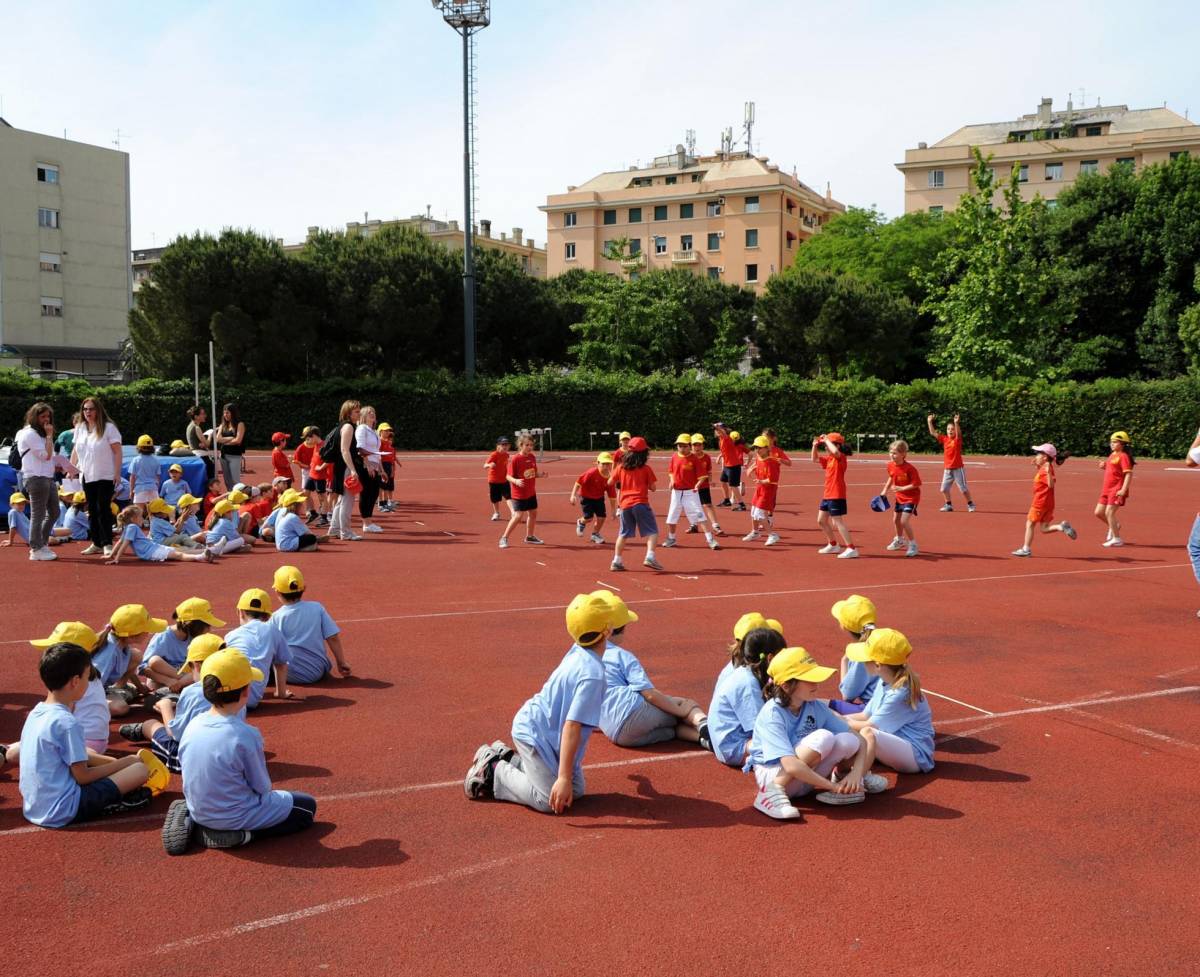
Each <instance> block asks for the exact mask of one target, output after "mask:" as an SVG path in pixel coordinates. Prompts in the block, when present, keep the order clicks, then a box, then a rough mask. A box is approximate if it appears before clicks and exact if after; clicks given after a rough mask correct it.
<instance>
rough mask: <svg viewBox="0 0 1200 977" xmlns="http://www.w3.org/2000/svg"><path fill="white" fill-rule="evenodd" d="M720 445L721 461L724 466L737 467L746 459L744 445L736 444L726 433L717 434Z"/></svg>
mask: <svg viewBox="0 0 1200 977" xmlns="http://www.w3.org/2000/svg"><path fill="white" fill-rule="evenodd" d="M717 440H718V441H719V442H720V445H721V463H722V464H723V465H724V466H725V467H726V468H737V467H738V466H739V465H741V464H742V463H743V462H745V460H746V446H745V445H744V444H736V443H735V442H734V440H733V439H732V438H731V437H730V436H729V435H728V434H718V435H717Z"/></svg>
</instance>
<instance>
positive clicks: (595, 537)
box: [589, 533, 604, 546]
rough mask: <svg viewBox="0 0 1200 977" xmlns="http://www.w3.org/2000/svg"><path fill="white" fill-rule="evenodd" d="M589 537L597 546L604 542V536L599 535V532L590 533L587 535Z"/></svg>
mask: <svg viewBox="0 0 1200 977" xmlns="http://www.w3.org/2000/svg"><path fill="white" fill-rule="evenodd" d="M589 539H591V541H592V542H593V543H595V544H596V545H598V546H601V545H603V544H604V537H603V536H601V535H600V534H599V533H592V535H591V536H590V537H589Z"/></svg>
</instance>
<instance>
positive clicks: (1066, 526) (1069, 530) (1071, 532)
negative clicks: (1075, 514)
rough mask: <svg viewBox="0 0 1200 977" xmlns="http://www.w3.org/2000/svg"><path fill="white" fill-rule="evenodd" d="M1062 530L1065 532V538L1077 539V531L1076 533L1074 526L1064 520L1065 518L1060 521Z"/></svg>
mask: <svg viewBox="0 0 1200 977" xmlns="http://www.w3.org/2000/svg"><path fill="white" fill-rule="evenodd" d="M1062 531H1063V532H1064V533H1066V536H1067V539H1078V538H1079V533H1077V532H1076V531H1075V527H1074V526H1072V525H1071V524H1070V523H1069V522H1067V520H1065V519H1064V520H1063V522H1062Z"/></svg>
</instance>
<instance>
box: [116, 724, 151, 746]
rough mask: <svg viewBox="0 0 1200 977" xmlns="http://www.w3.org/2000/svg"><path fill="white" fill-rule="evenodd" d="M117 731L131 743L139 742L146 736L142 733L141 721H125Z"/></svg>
mask: <svg viewBox="0 0 1200 977" xmlns="http://www.w3.org/2000/svg"><path fill="white" fill-rule="evenodd" d="M117 732H118V733H120V734H121V735H122V736H123V737H124V738H125V739H127V740H129V742H131V743H140V742H141V741H142V740H144V739H145V738H146V737H145V736H143V735H142V724H141V723H126V724H125V725H124V726H122V727H121V728H120V729H118V730H117Z"/></svg>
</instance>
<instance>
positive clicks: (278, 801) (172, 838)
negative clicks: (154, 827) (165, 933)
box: [162, 646, 317, 855]
mask: <svg viewBox="0 0 1200 977" xmlns="http://www.w3.org/2000/svg"><path fill="white" fill-rule="evenodd" d="M262 679H263V673H262V672H261V671H259V670H258V669H257V668H255V667H254V666H253V665H251V664H250V660H249V659H248V658H247V657H246V656H245V655H244V654H243V653H242V652H241V651H239V650H238V649H237V648H236V647H232V646H231V647H228V648H226V649H225V650H223V651H218V652H215V653H214V654H211V655H209V656H208V657H207V658H206V659H205V660H204V663H203V664H202V665H201V666H200V680H199V681H200V687H201V688H202V689H203V691H204V698H205V699H206V700H207V701H208V702H209V704H210V705H211V708H210V709H209V710H208V711H207V712H204V713H201V714H200V715H198V716H196V717H195V718H194V719H192V720H191V722H189V723H188V726H187V729H186V730H184V733H183V738H182V739H181V740H180V742H179V765H180V767H181V769H182V771H183V796H184V799H183V800H182V801H174V802H173V803H172V804H171V806H170V808H169V809H168V811H167V817H166V821H165V822H164V823H163V830H162V838H163V847H164V848H165V849H166V851H167V854H169V855H181V854H183V853H184V852H185V851H187V849H188V846H189V844H190V843H191V839H192V835H193V833H197V834H199V836H200V841H201V843H202V844H203V845H204V847H205V848H236V847H238V846H240V845H247V844H249V843H250V842H251V841H258V840H261V839H263V838H273V837H277V836H279V835H286V834H292V833H293V832H296V831H303V830H304V829H305V828H310V827H312V823H313V819H314V818H315V817H316V813H317V801H316V798H314V797H312V796H311V795H309V794H302V793H300V792H299V791H286V790H274V789H272V787H271V777H270V774H268V773H267V761H266V757H265V756H264V754H263V739H262V734H261V733H260V732H259V731H258V730H257V729H255V728H254V727H253V726H251V725H250V724H249V723H247V722H246V720H245V718H244V716H245V713H244V710H245V709H246V707H247V705H248V704H249V698H250V696H251V694H252V692H251V689H252V686H253V685H254V684H255V683H257V682H261V681H262Z"/></svg>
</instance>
